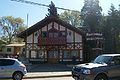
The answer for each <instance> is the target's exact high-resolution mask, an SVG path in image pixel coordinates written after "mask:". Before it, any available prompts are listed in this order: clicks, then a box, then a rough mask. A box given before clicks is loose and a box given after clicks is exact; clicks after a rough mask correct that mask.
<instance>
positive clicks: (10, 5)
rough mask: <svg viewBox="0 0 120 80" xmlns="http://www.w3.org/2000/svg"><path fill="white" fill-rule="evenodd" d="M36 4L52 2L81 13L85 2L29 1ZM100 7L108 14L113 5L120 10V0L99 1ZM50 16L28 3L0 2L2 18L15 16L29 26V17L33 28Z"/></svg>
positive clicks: (65, 0)
mask: <svg viewBox="0 0 120 80" xmlns="http://www.w3.org/2000/svg"><path fill="white" fill-rule="evenodd" d="M28 1H32V2H36V3H41V4H46V5H49V4H50V3H51V1H53V3H54V4H55V6H56V7H62V8H66V9H71V10H78V11H81V9H82V7H83V5H84V0H28ZM99 1H100V3H99V5H100V6H101V7H102V13H103V14H107V13H108V10H110V6H111V4H113V5H114V6H115V8H116V9H118V7H119V4H120V0H99ZM62 12H64V10H58V14H60V13H62ZM47 14H48V8H47V7H44V6H38V5H31V4H26V3H20V2H15V1H11V0H0V17H2V16H13V17H20V18H22V19H23V20H24V24H25V25H27V15H28V26H29V27H30V26H32V25H34V24H35V23H37V22H38V21H40V20H42V19H44V18H45V17H46V15H47Z"/></svg>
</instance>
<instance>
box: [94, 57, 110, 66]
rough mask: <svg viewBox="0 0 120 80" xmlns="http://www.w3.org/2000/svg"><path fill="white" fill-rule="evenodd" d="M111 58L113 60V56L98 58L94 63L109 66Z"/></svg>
mask: <svg viewBox="0 0 120 80" xmlns="http://www.w3.org/2000/svg"><path fill="white" fill-rule="evenodd" d="M111 58H112V57H111V56H98V57H97V58H96V59H95V60H94V61H93V62H94V63H100V64H101V63H106V64H108V63H109V61H110V59H111Z"/></svg>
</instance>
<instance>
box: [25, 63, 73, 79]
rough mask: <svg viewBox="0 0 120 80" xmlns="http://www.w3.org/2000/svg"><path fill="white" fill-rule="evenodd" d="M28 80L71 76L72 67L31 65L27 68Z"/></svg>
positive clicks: (26, 77)
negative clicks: (31, 79)
mask: <svg viewBox="0 0 120 80" xmlns="http://www.w3.org/2000/svg"><path fill="white" fill-rule="evenodd" d="M27 70H28V73H27V75H25V76H24V78H25V79H28V78H48V77H65V76H71V70H72V66H69V65H65V64H31V65H28V66H27Z"/></svg>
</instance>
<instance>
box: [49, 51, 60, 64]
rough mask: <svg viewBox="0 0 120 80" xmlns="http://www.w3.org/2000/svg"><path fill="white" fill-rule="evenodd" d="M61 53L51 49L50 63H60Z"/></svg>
mask: <svg viewBox="0 0 120 80" xmlns="http://www.w3.org/2000/svg"><path fill="white" fill-rule="evenodd" d="M58 58H59V53H58V50H55V49H50V50H49V51H48V63H58Z"/></svg>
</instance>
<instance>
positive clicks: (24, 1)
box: [11, 0, 77, 12]
mask: <svg viewBox="0 0 120 80" xmlns="http://www.w3.org/2000/svg"><path fill="white" fill-rule="evenodd" d="M11 1H16V2H21V3H26V4H32V5H39V6H45V7H49V5H45V4H41V3H36V2H32V1H26V0H11ZM56 8H57V9H61V10H67V11H74V12H77V10H70V9H65V8H60V7H56Z"/></svg>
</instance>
